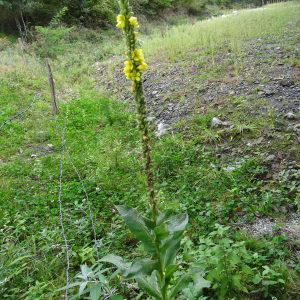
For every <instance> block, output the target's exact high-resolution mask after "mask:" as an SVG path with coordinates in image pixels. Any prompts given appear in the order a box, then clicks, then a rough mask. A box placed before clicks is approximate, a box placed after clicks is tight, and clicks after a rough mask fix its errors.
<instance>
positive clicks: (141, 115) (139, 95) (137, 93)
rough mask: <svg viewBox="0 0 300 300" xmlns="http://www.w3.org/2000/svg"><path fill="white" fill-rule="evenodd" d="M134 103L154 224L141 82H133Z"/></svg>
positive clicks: (153, 205)
mask: <svg viewBox="0 0 300 300" xmlns="http://www.w3.org/2000/svg"><path fill="white" fill-rule="evenodd" d="M135 87H136V89H135V101H136V105H137V113H138V119H139V131H140V134H141V142H142V151H143V159H144V167H145V175H146V184H147V190H148V197H149V204H150V207H151V210H152V215H153V221H154V223H156V220H157V216H158V208H157V203H156V199H155V190H154V175H153V169H152V158H151V146H150V137H149V124H148V121H147V111H146V102H145V97H144V91H143V84H142V82H140V81H139V82H135Z"/></svg>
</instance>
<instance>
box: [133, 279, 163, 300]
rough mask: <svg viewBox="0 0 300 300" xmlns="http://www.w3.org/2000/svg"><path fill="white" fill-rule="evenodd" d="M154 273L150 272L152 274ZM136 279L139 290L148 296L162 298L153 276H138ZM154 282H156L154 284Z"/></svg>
mask: <svg viewBox="0 0 300 300" xmlns="http://www.w3.org/2000/svg"><path fill="white" fill-rule="evenodd" d="M153 274H154V273H152V275H153ZM136 281H137V283H138V284H139V287H140V289H141V290H143V291H145V292H147V293H148V294H149V295H150V296H153V297H154V298H156V299H162V295H161V293H160V291H159V289H158V286H157V282H155V281H154V276H151V277H150V276H147V277H145V276H138V277H136ZM155 283H156V284H155Z"/></svg>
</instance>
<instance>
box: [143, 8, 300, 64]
mask: <svg viewBox="0 0 300 300" xmlns="http://www.w3.org/2000/svg"><path fill="white" fill-rule="evenodd" d="M299 14H300V5H299V3H298V2H286V3H278V4H274V5H270V6H265V7H263V9H261V8H257V9H253V10H241V11H238V13H237V14H236V15H234V14H232V15H228V16H226V17H216V18H212V19H209V20H203V21H199V22H196V23H194V24H192V25H191V24H185V25H181V26H176V27H174V28H172V29H170V30H168V31H167V32H166V33H165V34H164V36H163V37H162V36H161V34H160V33H156V34H153V35H151V36H150V37H147V38H146V39H145V41H144V43H143V47H144V48H145V51H146V54H147V56H151V57H155V58H163V59H166V58H167V59H171V60H178V59H180V58H183V57H185V56H186V55H189V53H190V52H191V51H194V50H195V49H199V48H200V51H201V50H202V51H203V52H208V53H210V54H213V55H216V53H217V51H218V50H219V49H220V48H222V47H227V48H228V49H230V50H231V51H233V52H234V53H239V52H240V51H241V49H242V48H243V45H244V44H245V41H248V40H250V39H254V38H262V37H264V36H268V35H276V36H279V35H282V34H283V33H284V28H285V26H286V25H287V24H288V23H289V22H291V21H293V20H295V19H296V20H297V19H298V17H299ZM197 53H199V52H197Z"/></svg>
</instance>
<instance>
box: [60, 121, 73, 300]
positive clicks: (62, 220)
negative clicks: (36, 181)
mask: <svg viewBox="0 0 300 300" xmlns="http://www.w3.org/2000/svg"><path fill="white" fill-rule="evenodd" d="M65 130H66V119H65V124H64V127H63V129H62V134H61V157H60V162H59V190H58V204H59V221H60V226H61V234H62V237H63V239H64V244H65V250H66V263H67V267H66V292H65V300H68V299H69V286H70V274H69V273H70V257H69V248H70V247H69V244H68V239H67V236H66V232H65V227H64V217H63V206H62V178H63V160H64V156H65V148H66V146H65Z"/></svg>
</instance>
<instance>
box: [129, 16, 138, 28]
mask: <svg viewBox="0 0 300 300" xmlns="http://www.w3.org/2000/svg"><path fill="white" fill-rule="evenodd" d="M129 23H130V25H131V26H133V27H135V28H139V27H140V26H139V22H138V20H137V18H136V17H130V18H129Z"/></svg>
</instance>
